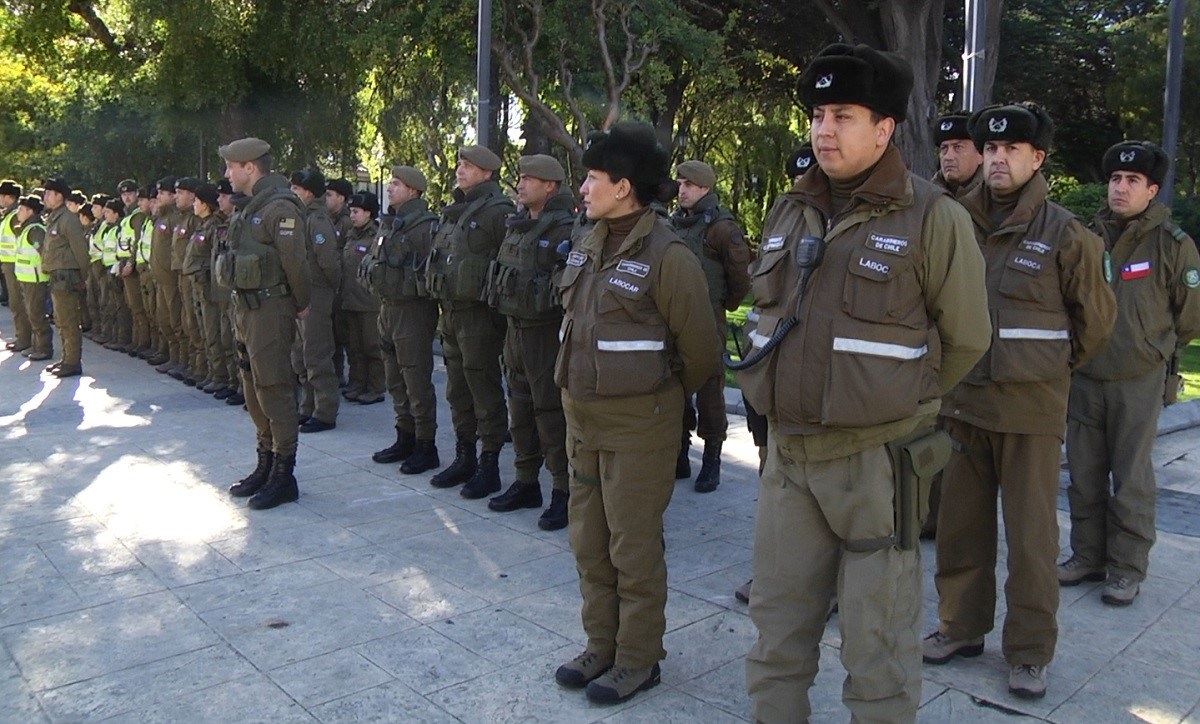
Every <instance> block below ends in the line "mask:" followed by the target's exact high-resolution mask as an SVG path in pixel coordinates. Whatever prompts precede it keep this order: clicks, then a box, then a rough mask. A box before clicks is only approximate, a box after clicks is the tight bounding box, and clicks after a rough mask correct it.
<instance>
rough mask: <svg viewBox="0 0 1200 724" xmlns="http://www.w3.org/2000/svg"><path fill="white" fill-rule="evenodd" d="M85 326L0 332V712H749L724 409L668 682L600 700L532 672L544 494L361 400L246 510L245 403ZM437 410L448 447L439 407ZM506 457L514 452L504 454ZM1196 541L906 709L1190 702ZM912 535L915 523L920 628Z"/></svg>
mask: <svg viewBox="0 0 1200 724" xmlns="http://www.w3.org/2000/svg"><path fill="white" fill-rule="evenodd" d="M0 316H2V317H3V321H2V322H0V336H7V335H10V334H11V327H10V326H9V325H10V322H9V318H8V315H7V314H3V315H0ZM84 344H85V347H84V355H85V357H84V365H85V372H86V375H85V376H84V377H81V378H75V379H70V380H57V379H54V378H51V377H48V376H44V375H42V374H40V370H41V365H40V364H38V365H31V364H30V363H29V362H28V361H26V360H25V359H24V358H21V357H19V356H16V357H14V356H12V355H11V354H9V353H2V352H0V485H3V486H4V488H3V490H4V495H3V497H2V498H0V551H2V553H0V647H2V652H0V720H2V721H42V720H50V721H82V720H88V721H94V720H101V719H110V718H111V719H115V720H117V721H131V722H133V721H136V722H145V721H171V722H178V721H239V722H249V721H270V722H284V721H312V720H314V719H315V720H320V721H405V722H408V721H432V722H443V721H465V722H510V721H554V722H561V721H571V722H574V721H579V722H584V721H601V720H603V721H625V722H672V721H674V722H698V721H699V722H726V721H741V720H745V719H746V717H747V716H748V711H749V705H748V700H747V698H746V695H745V694H744V675H743V655H744V653H745V651H746V650H747V648H748V647H749V645H750V643H751V641H752V638H753V635H754V630H753V626H752V624H751V623H750V620H749V619H748V618H747V616H746V609H745V607H744V606H742V605H741V604H739V603H737V602H736V601H735V600H734V598H733V596H732V593H733V590H734V588H735V587H736V586H737V585H739V584H741V583H742V582H743V581H744V580H745V579H746V578H747V577H748V575H749V571H750V557H751V549H750V547H751V532H752V525H753V517H754V505H755V497H756V486H755V480H756V475H755V469H756V455H755V451H754V448H753V447H752V446H751V443H750V441H749V437H748V435H747V434H746V433H745V431H744V428H743V426H742V425H741V424H740V423H741V421H740V420H739V419H736V418H735V420H734V423H733V428H734V430H733V436H732V439H731V441H730V442H729V443H728V444H727V447H726V461H727V462H726V466H725V478H726V481H725V483H724V484H723V485H722V486H721V488H720V489H719V490H718V491H717V492H716V493H714V494H711V495H698V494H696V493H694V492H693V491H692V490H691V486H690V485H689V484H685V483H680V485H679V486H678V489H677V490H676V493H675V496H674V498H673V500H672V502H671V506H670V508H669V509H668V511H667V521H666V523H667V556H668V563H669V569H670V586H671V596H670V601H669V603H668V606H667V620H668V629H669V631H668V634H667V637H666V648H667V651H668V652H669V653H668V656H667V659H666V660H665V661H664V662H663V685H662V686H660V687H658V688H657V689H654V690H653V691H651V692H648V693H646V694H642V695H639V696H637V697H635V698H634V699H633V700H632V701H631V702H628V703H627V704H626V705H623V706H617V707H598V706H592V705H590V704H589V703H588V702H587V701H586V699H585V698H584V696H583V695H582V694H581V693H579V692H571V691H565V690H563V689H560V688H559V687H558V686H557V685H555V684H554V683H553V680H552V673H553V670H554V668H555V667H556V666H557V665H558V664H559V663H560V662H562V661H564V660H566V659H567V658H569V657H571V656H573V655H574V654H575V653H577V652H578V651H579V650H580V649H581V646H582V644H583V635H582V632H581V629H580V626H579V603H580V598H579V593H578V587H577V579H576V573H575V570H574V564H573V559H572V556H571V553H570V550H569V547H568V544H567V537H566V533H565V531H559V532H554V533H547V532H543V531H540V530H538V529H537V527H536V519H537V516H538V515H539V511H522V512H517V513H510V514H494V513H491V512H490V511H488V510H487V508H486V507H485V505H484V503H483V502H482V501H466V500H464V499H462V498H461V497H460V496H459V495H458V492H457V490H448V491H445V490H435V489H433V488H431V487H430V486H429V484H428V478H429V474H426V475H421V476H414V477H403V476H400V475H399V474H398V472H397V471H396V468H395V466H382V465H376V464H375V463H372V462H371V460H370V453H371V452H372V451H373V450H375V449H378V448H380V447H383V446H384V445H385V444H387V443H388V442H390V439H391V435H392V427H391V418H390V415H391V410H390V407H389V406H388V405H387V404H381V405H375V406H372V407H361V406H357V405H353V406H347V407H345V408H343V410H342V413H341V415H340V417H339V420H338V428H337V429H336V430H334V431H331V432H326V433H321V434H317V435H302V436H301V447H300V453H299V466H298V473H299V474H298V477H299V479H300V486H301V489H302V497H301V499H300V502H299V504H296V505H287V506H284V507H282V508H280V509H276V510H273V511H266V512H261V513H251V512H250V511H248V510H246V509H245V508H244V507H243V505H241V504H239V503H238V502H235V501H233V500H231V499H230V498H229V497H228V496H227V495H226V494H225V487H226V486H227V485H228V484H229V483H230V482H231V481H232V480H234V479H236V478H237V477H240V476H241V475H242V474H244V473H245V472H246V471H247V470H248V469H249V467H250V466H251V465H252V463H253V434H252V426H251V424H250V421H249V419H248V417H247V416H246V415H245V413H243V412H242V411H241V410H240V409H235V408H232V407H229V406H226V405H224V404H220V403H216V402H214V401H213V400H212V399H211V398H210V397H208V396H206V395H204V394H202V393H200V392H196V391H195V390H192V389H188V388H186V387H183V386H182V385H180V384H179V383H177V382H174V381H172V380H170V379H169V378H167V377H165V376H163V375H158V374H155V373H154V372H153V370H151V369H150V368H149V367H147V366H146V365H145V364H144V363H142V362H138V361H134V360H131V359H130V358H129V357H126V356H124V355H118V354H116V353H113V352H109V351H105V350H103V349H100V348H98V347H97V346H96V345H94V344H92V343H90V342H85V343H84ZM437 374H438V378H439V379H438V381H439V384H441V382H442V381H443V379H444V375H443V372H442V370H440V369H439V371H438V373H437ZM440 419H441V421H442V425H443V427H442V432H441V433H440V435H439V440H438V442H439V448H440V450H441V451H442V453H443V461H444V462H448V460H447V458H448V457H450V454H451V453H452V450H453V442H452V435H451V432H450V431H449V429H448V428H449V425H448V420H449V415H448V414H447V411H446V409H445V407H444V405H443V409H442V410H441V418H440ZM1198 441H1200V431H1197V430H1192V431H1187V430H1185V431H1182V432H1176V433H1173V434H1171V435H1169V436H1166V437H1164V438H1161V439H1160V445H1159V448H1158V451H1157V453H1156V462H1157V464H1158V465H1159V473H1160V476H1161V478H1160V480H1161V482H1162V484H1163V486H1164V487H1167V488H1171V489H1173V490H1175V491H1177V493H1178V495H1181V496H1192V497H1196V496H1197V494H1200V474H1198V473H1200V464H1198V463H1197V452H1196V451H1197V442H1198ZM664 454H671V453H669V452H664ZM693 458H694V463H696V464H698V462H699V456H698V452H696V451H694V452H693ZM501 463H502V466H503V467H504V468H505V469H506V470H508V469H511V464H512V456H511V451H506V454H505V455H504V456H502V459H501ZM546 485H547V487H548V484H546ZM1181 499H1190V498H1181ZM1060 522H1062V523H1063V524H1065V523H1066V522H1067V518H1066V515H1065V514H1061V515H1060ZM1065 535H1066V531H1065V527H1064V531H1063V539H1064V541H1065ZM1198 551H1200V541H1198V540H1197V539H1195V538H1192V537H1187V536H1184V535H1179V534H1173V533H1162V534H1161V536H1160V540H1159V543H1158V545H1157V546H1156V547H1155V549H1154V555H1153V575H1152V576H1151V578H1150V580H1149V581H1148V583H1147V585H1146V586H1145V588H1144V593H1143V595H1142V596H1141V597H1140V598H1139V600H1138V601H1137V603H1136V604H1135V605H1134V606H1133V607H1131V608H1130V609H1128V610H1120V611H1117V610H1112V609H1109V608H1107V607H1104V606H1102V605H1101V604H1100V602H1099V593H1098V587H1097V586H1081V587H1079V588H1076V589H1065V590H1064V591H1063V600H1062V608H1061V611H1060V615H1059V621H1060V626H1061V628H1062V636H1061V641H1060V646H1059V652H1058V656H1057V658H1056V660H1055V662H1054V664H1053V666H1052V667H1051V671H1050V690H1049V694H1048V695H1047V697H1046V698H1045V699H1044V700H1043V701H1040V702H1034V703H1029V702H1022V701H1018V700H1016V699H1014V698H1012V697H1011V696H1009V695H1008V694H1007V692H1006V690H1005V667H1004V664H1003V661H1002V659H1001V657H1000V654H999V641H998V638H999V637H998V634H993V635H991V636H989V639H988V649H987V652H986V653H985V655H984V656H982V657H980V658H978V659H973V660H970V661H956V662H955V663H953V664H951V665H948V666H945V667H939V668H933V667H928V668H927V669H926V671H925V686H924V690H923V706H922V708H921V719H922V721H931V722H935V721H936V722H940V721H946V722H959V721H964V720H967V719H968V718H969V719H971V720H973V721H977V722H991V721H997V722H999V721H1008V720H1009V719H1010V718H1011V717H1012V716H1013V715H1015V714H1016V713H1018V712H1020V713H1023V714H1026V715H1029V716H1031V717H1035V718H1040V719H1045V720H1048V721H1060V722H1079V721H1085V720H1090V721H1125V720H1136V719H1142V720H1148V721H1164V722H1165V721H1181V720H1191V721H1200V711H1198V710H1197V703H1198V701H1200V645H1198V644H1200V586H1198V585H1197V582H1198V581H1200V556H1197V552H1198ZM798 554H802V552H798ZM932 554H933V551H932V548H931V547H929V546H928V544H926V547H925V549H924V557H925V567H926V569H927V575H926V588H925V599H926V606H925V609H926V619H927V628H932V626H933V625H934V622H935V618H936V613H935V612H936V594H935V592H934V590H933V586H932V572H931V566H932V558H933V555H932ZM1000 610H1001V612H1002V611H1003V606H1002V605H1001V607H1000ZM839 640H840V637H839V634H838V630H837V619H836V618H835V619H834V620H833V622H831V624H830V627H829V629H828V631H827V635H826V637H825V641H824V644H823V646H822V662H821V666H822V671H821V674H820V675H819V676H818V678H817V682H816V685H815V686H814V687H813V689H812V692H811V697H812V701H813V706H814V717H813V718H814V720H816V721H844V720H845V719H846V718H847V716H846V713H845V711H844V709H842V708H841V705H840V689H841V680H842V677H843V675H844V674H843V671H842V669H841V665H840V663H839V661H838V645H839Z"/></svg>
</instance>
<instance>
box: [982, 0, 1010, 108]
mask: <svg viewBox="0 0 1200 724" xmlns="http://www.w3.org/2000/svg"><path fill="white" fill-rule="evenodd" d="M1003 9H1004V0H988V4H987V18H986V21H987V26H986V28H985V33H986V40H985V42H984V46H983V52H984V56H983V77H982V78H980V79H979V80H980V83H981V84H982V86H983V103H984V105H985V106H986V105H988V104H990V103H991V102H992V86H993V85H995V83H996V67H997V66H998V65H999V64H1000V11H1001V10H1003Z"/></svg>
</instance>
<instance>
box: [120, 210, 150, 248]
mask: <svg viewBox="0 0 1200 724" xmlns="http://www.w3.org/2000/svg"><path fill="white" fill-rule="evenodd" d="M144 216H145V214H144V213H142V212H141V211H140V210H137V211H134V212H133V213H130V214H126V215H125V216H123V217H122V218H121V223H120V229H121V231H120V233H119V235H118V236H117V259H122V260H123V259H132V258H133V256H134V254H135V253H136V251H137V246H138V238H139V232H140V231H141V228H142V224H140V223H135V222H136V221H137V220H138V219H139V218H140V217H144Z"/></svg>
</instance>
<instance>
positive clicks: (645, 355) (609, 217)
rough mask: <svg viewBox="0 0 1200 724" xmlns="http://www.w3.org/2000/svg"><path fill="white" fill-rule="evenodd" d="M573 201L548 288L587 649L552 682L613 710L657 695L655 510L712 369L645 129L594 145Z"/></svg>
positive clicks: (624, 126)
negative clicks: (559, 304) (574, 220)
mask: <svg viewBox="0 0 1200 724" xmlns="http://www.w3.org/2000/svg"><path fill="white" fill-rule="evenodd" d="M583 164H584V166H586V167H587V168H588V174H587V179H586V180H585V181H584V183H583V187H582V189H581V191H582V195H583V203H584V206H585V207H586V208H587V215H588V217H589V218H591V219H594V220H597V223H596V226H595V227H594V228H593V229H592V230H591V232H590V233H588V234H587V236H586V237H584V238H582V239H580V240H578V241H576V242H575V244H574V246H573V247H572V248H571V250H570V252H569V254H568V255H567V259H566V266H565V267H564V269H563V273H562V278H561V282H560V285H561V289H562V294H563V306H564V316H563V323H562V328H561V329H562V332H561V333H562V346H561V349H560V351H559V355H558V360H557V363H556V365H555V369H554V381H555V383H556V384H558V386H559V387H561V388H562V390H563V411H564V413H565V415H566V420H567V454H568V456H569V460H570V469H571V498H570V538H571V549H572V550H573V551H574V553H575V563H576V567H577V568H578V569H579V589H580V592H581V593H582V594H583V610H582V618H583V629H584V632H585V633H586V634H587V639H588V641H587V648H586V649H585V650H584V652H583V653H581V654H580V655H579V656H576V657H575V658H574V659H572V660H571V661H569V662H567V663H565V664H563V665H562V666H560V667H559V668H558V670H557V671H556V673H555V679H556V680H557V681H558V683H559V684H561V685H563V686H566V687H584V686H586V687H587V696H588V698H589V699H592V700H594V701H599V702H606V703H607V702H616V701H623V700H625V699H628V698H629V697H631V696H633V695H634V694H636V693H637V692H639V691H643V690H645V689H649V688H651V687H653V686H656V685H657V684H658V683H659V678H660V673H659V664H658V662H659V661H660V660H661V659H663V658H664V657H665V655H666V652H665V651H664V650H663V647H662V637H663V631H664V630H665V627H666V620H665V616H664V607H665V605H666V601H667V566H666V561H665V560H664V558H663V522H662V516H663V511H664V510H666V507H667V503H668V502H669V501H670V499H671V493H672V491H673V490H674V487H675V486H674V482H673V475H672V472H673V468H674V463H675V461H674V459H673V458H671V457H670V456H664V455H663V454H662V453H663V451H664V450H670V449H673V448H674V446H675V445H677V444H678V442H677V441H678V440H679V439H680V436H681V432H682V421H683V404H684V402H683V401H684V397H685V396H686V395H688V394H691V393H692V392H695V391H696V390H697V389H699V387H700V385H701V384H702V383H703V382H704V380H706V379H708V378H709V376H710V375H711V374H712V372H713V370H714V369H715V368H716V365H717V355H718V354H719V352H720V341H719V340H718V339H717V335H716V329H715V328H714V326H713V323H712V315H711V313H710V312H709V311H708V310H709V304H708V291H707V288H706V285H705V282H704V272H703V271H701V269H700V263H699V262H698V261H697V260H696V257H695V255H693V254H692V253H691V252H690V251H688V248H687V246H686V245H685V244H683V243H682V242H681V241H680V239H679V237H678V236H676V235H675V233H674V232H673V231H671V229H670V227H669V226H668V225H667V223H666V222H665V221H663V220H661V219H659V217H658V215H657V214H656V213H655V211H654V209H653V208H651V207H650V204H651V202H652V201H659V202H664V203H665V202H666V201H669V200H670V197H671V196H673V195H674V192H675V188H674V187H675V184H674V182H672V181H671V178H670V176H669V173H670V166H669V159H668V156H667V153H666V151H665V149H663V147H662V144H660V143H659V142H658V141H657V138H656V137H655V132H654V129H653V128H652V127H651V126H649V125H648V124H644V123H618V124H616V125H614V126H613V127H612V129H610V130H609V131H605V132H599V133H596V134H593V135H592V136H590V137H589V139H588V145H587V148H586V150H585V151H584V154H583Z"/></svg>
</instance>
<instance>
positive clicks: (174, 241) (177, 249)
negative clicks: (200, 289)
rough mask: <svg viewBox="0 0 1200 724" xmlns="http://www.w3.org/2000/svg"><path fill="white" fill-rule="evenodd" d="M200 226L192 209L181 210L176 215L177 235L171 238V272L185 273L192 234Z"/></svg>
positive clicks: (198, 219)
mask: <svg viewBox="0 0 1200 724" xmlns="http://www.w3.org/2000/svg"><path fill="white" fill-rule="evenodd" d="M199 225H200V218H199V217H198V216H196V213H195V212H194V211H192V210H191V209H180V210H179V211H178V212H177V213H176V215H175V233H174V235H173V236H172V237H171V271H177V272H182V271H183V260H184V258H185V257H187V250H188V245H190V244H191V243H192V234H194V233H195V232H196V228H197V227H198V226H199Z"/></svg>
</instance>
